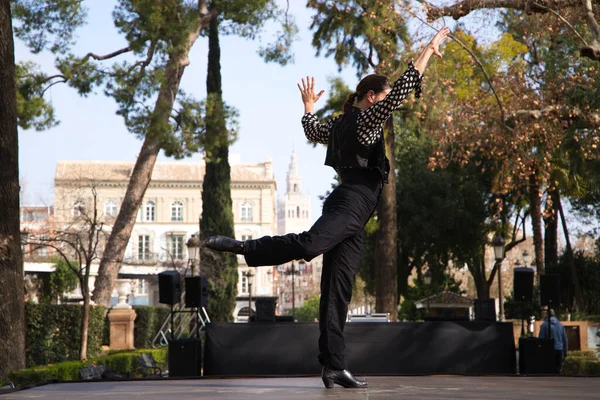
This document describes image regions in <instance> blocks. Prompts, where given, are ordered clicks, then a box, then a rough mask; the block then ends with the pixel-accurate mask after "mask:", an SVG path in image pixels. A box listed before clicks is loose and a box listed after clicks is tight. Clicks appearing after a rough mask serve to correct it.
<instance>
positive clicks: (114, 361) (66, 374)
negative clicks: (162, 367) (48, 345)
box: [8, 348, 167, 387]
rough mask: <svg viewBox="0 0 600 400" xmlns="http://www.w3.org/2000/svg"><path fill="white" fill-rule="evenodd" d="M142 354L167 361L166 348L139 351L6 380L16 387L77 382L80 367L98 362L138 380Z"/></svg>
mask: <svg viewBox="0 0 600 400" xmlns="http://www.w3.org/2000/svg"><path fill="white" fill-rule="evenodd" d="M142 353H151V354H152V355H153V356H154V359H155V360H156V361H158V362H165V361H166V359H167V348H162V349H140V350H134V351H126V352H118V353H115V354H110V355H108V356H105V357H98V358H96V359H90V360H88V361H66V362H62V363H58V364H53V365H46V366H39V367H33V368H27V369H22V370H18V371H13V372H10V373H9V374H8V380H10V381H11V382H13V383H14V384H15V386H17V387H22V386H29V385H35V384H38V383H42V382H47V381H52V380H59V381H77V380H80V379H81V378H80V376H79V368H80V367H85V366H87V365H89V364H90V363H99V362H102V363H104V365H106V367H107V368H108V369H110V370H111V371H112V372H115V373H121V374H130V376H131V377H132V378H140V377H143V373H142V372H143V371H141V370H140V368H139V364H138V361H137V357H138V356H139V355H140V354H142Z"/></svg>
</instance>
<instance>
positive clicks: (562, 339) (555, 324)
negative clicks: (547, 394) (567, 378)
mask: <svg viewBox="0 0 600 400" xmlns="http://www.w3.org/2000/svg"><path fill="white" fill-rule="evenodd" d="M550 325H551V328H550V327H549V326H548V318H546V320H545V321H544V323H542V326H540V334H539V337H540V338H542V339H549V338H550V329H552V339H554V353H555V357H556V373H557V374H560V372H561V371H562V364H563V361H564V360H565V358H566V357H567V351H568V349H569V341H568V339H567V332H566V331H565V327H564V326H563V324H561V323H560V321H559V320H558V318H556V316H555V315H554V310H552V309H550Z"/></svg>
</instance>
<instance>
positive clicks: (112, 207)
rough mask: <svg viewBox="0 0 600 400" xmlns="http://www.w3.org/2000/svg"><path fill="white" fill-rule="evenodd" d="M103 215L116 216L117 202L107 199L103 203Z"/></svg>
mask: <svg viewBox="0 0 600 400" xmlns="http://www.w3.org/2000/svg"><path fill="white" fill-rule="evenodd" d="M104 215H106V216H110V217H116V216H117V202H116V201H114V200H109V201H107V202H106V203H104Z"/></svg>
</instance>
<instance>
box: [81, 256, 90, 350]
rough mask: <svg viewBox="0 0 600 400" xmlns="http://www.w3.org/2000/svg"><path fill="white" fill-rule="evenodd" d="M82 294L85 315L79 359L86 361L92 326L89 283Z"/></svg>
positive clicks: (83, 288)
mask: <svg viewBox="0 0 600 400" xmlns="http://www.w3.org/2000/svg"><path fill="white" fill-rule="evenodd" d="M88 268H89V266H88ZM81 293H82V294H83V315H82V317H81V349H80V351H79V359H80V360H81V361H84V360H87V347H88V327H89V325H90V294H89V293H90V289H89V286H88V284H87V282H85V283H84V284H83V285H81Z"/></svg>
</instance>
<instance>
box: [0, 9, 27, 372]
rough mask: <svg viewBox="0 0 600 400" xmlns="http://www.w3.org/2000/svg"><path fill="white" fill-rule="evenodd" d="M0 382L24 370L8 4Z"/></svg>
mask: <svg viewBox="0 0 600 400" xmlns="http://www.w3.org/2000/svg"><path fill="white" fill-rule="evenodd" d="M0 210H2V211H0V287H1V289H0V338H1V340H0V379H2V378H4V377H5V376H6V375H7V373H8V372H9V371H12V370H17V369H20V368H25V320H24V304H23V301H24V297H25V296H24V290H23V288H24V286H23V255H22V252H21V235H20V221H19V215H20V213H19V137H18V132H17V93H16V83H15V51H14V41H13V34H12V20H11V13H10V1H9V0H0Z"/></svg>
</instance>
